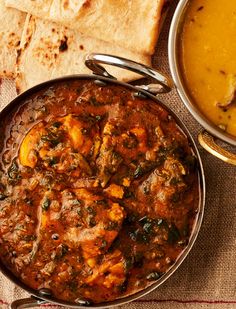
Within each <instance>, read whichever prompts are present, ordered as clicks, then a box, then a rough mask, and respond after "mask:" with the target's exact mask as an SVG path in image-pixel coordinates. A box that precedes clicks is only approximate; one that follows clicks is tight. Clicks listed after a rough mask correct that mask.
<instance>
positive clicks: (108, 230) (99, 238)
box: [64, 189, 125, 259]
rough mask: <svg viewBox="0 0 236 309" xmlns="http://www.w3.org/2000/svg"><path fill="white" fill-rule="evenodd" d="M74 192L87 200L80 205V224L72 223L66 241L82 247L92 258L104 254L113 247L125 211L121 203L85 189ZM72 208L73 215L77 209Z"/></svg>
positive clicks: (70, 212)
mask: <svg viewBox="0 0 236 309" xmlns="http://www.w3.org/2000/svg"><path fill="white" fill-rule="evenodd" d="M74 193H75V194H76V198H77V199H78V200H80V201H83V203H82V205H80V206H79V208H80V214H79V216H78V219H77V225H76V223H75V222H74V226H71V224H70V223H69V222H68V225H70V227H69V228H68V229H67V230H66V232H65V235H64V240H65V241H67V242H69V243H70V244H71V246H73V247H79V246H80V247H81V248H82V252H83V256H84V258H85V259H89V258H92V257H95V256H98V255H100V254H102V253H103V252H104V251H106V250H107V249H108V248H109V247H110V246H111V244H112V242H113V241H114V239H115V238H116V236H117V235H118V232H119V230H120V228H121V225H122V222H123V220H124V217H125V211H124V209H123V208H122V207H121V206H120V205H119V204H118V203H114V202H112V201H110V200H104V199H102V198H101V197H100V196H98V195H93V194H92V193H90V192H88V191H87V190H85V189H77V190H74ZM64 203H65V202H64ZM69 208H70V209H69V211H68V215H69V216H71V214H72V213H73V212H72V210H71V207H69ZM64 215H65V213H64ZM91 216H92V225H91V221H90V220H91ZM66 220H67V219H66ZM78 223H80V224H78Z"/></svg>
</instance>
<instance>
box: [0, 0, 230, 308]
mask: <svg viewBox="0 0 236 309" xmlns="http://www.w3.org/2000/svg"><path fill="white" fill-rule="evenodd" d="M228 1H229V0H228ZM173 11H174V5H173V6H172V8H171V10H170V12H169V15H168V18H167V20H166V23H165V26H164V28H163V31H162V34H161V36H160V39H159V42H158V45H157V49H156V54H155V56H154V59H153V66H154V67H155V68H158V69H160V70H161V71H163V72H165V73H167V74H170V72H169V68H168V61H167V36H168V31H169V24H170V20H171V16H172V14H173ZM15 95H16V93H15V89H14V84H13V83H12V82H9V81H3V82H2V85H1V93H0V108H2V107H3V106H4V105H5V104H6V103H8V102H9V101H10V100H11V99H12V98H13V97H14V96H15ZM162 100H164V101H165V102H167V103H168V105H169V106H171V108H172V109H173V110H174V111H175V112H176V113H177V114H178V115H179V117H180V118H181V119H182V120H183V121H184V123H185V124H186V125H187V127H188V129H189V130H190V132H191V133H192V134H193V137H194V138H195V139H196V137H197V134H198V132H200V130H201V127H200V126H199V124H198V123H197V122H196V121H195V120H194V119H193V118H192V117H191V115H190V114H189V113H188V111H187V110H186V108H185V107H184V105H183V104H182V103H181V101H180V99H179V97H178V95H177V93H176V92H175V91H172V92H171V93H170V94H168V95H165V96H162ZM229 149H230V147H229ZM231 149H233V148H231ZM199 150H200V154H201V157H202V160H203V165H204V169H205V175H206V183H207V196H206V206H205V215H204V221H203V224H202V228H201V231H200V233H199V236H198V239H197V241H196V243H195V245H194V247H193V249H192V251H191V252H190V254H189V255H188V257H187V258H186V260H185V261H184V263H183V264H182V265H181V267H180V268H179V269H178V270H177V271H176V272H175V274H174V275H173V276H172V277H171V278H170V279H168V280H167V281H166V282H165V283H164V284H163V285H162V286H161V287H159V288H158V289H157V290H156V291H154V292H152V293H151V294H149V295H148V296H145V297H144V298H142V299H140V300H138V301H135V302H133V303H131V304H128V305H125V306H121V307H120V308H122V309H125V308H126V309H134V308H137V309H139V308H140V309H141V308H150V309H151V308H157V309H159V308H161V309H172V308H175V309H180V308H181V309H182V308H189V309H192V308H194V309H198V308H211V309H212V308H219V309H233V308H236V167H233V166H230V165H227V164H225V163H222V162H221V161H219V160H218V159H216V158H214V157H213V156H211V155H210V154H208V153H207V152H205V151H204V150H203V149H201V147H200V146H199ZM234 151H235V149H234ZM27 296H28V295H27V293H25V292H24V291H23V290H21V289H20V288H18V287H16V286H15V285H14V284H12V283H11V282H10V281H9V280H8V279H6V278H4V276H3V275H0V308H2V309H6V308H7V307H8V304H9V303H11V302H12V301H13V300H15V299H19V298H22V297H27ZM44 307H45V306H44ZM50 307H53V308H57V306H52V305H51V306H50Z"/></svg>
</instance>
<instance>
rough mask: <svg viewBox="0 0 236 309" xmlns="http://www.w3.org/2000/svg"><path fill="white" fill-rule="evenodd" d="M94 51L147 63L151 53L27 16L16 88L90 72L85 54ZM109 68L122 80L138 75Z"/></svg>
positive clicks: (18, 61)
mask: <svg viewBox="0 0 236 309" xmlns="http://www.w3.org/2000/svg"><path fill="white" fill-rule="evenodd" d="M91 52H97V53H105V54H113V55H117V56H121V57H125V58H129V59H132V60H134V61H137V62H141V63H144V64H146V65H150V64H151V57H150V56H144V55H141V54H138V53H133V52H131V51H129V50H126V49H123V48H121V47H117V46H115V45H114V44H111V43H107V42H104V41H101V40H97V39H94V38H89V37H87V36H85V35H82V34H80V33H79V32H78V31H75V30H71V29H68V28H66V27H64V26H61V25H58V24H56V23H52V22H49V21H47V20H43V19H38V18H36V17H33V16H31V15H28V16H27V18H26V23H25V27H24V31H23V34H22V40H21V45H20V51H19V55H18V59H17V71H18V74H17V80H16V83H17V88H18V91H19V92H22V91H24V90H26V89H28V88H30V87H32V86H34V85H35V84H38V83H41V82H43V81H46V80H49V79H52V78H56V77H60V76H64V75H71V74H87V73H89V74H90V73H91V71H90V70H89V69H88V68H87V67H86V66H85V65H84V57H85V55H86V54H88V53H91ZM107 69H108V72H109V73H111V74H112V75H114V76H115V77H117V78H118V79H119V80H124V81H128V80H133V79H136V78H137V77H139V75H137V74H135V73H132V72H130V71H126V70H122V69H119V68H115V67H112V66H109V67H108V68H107Z"/></svg>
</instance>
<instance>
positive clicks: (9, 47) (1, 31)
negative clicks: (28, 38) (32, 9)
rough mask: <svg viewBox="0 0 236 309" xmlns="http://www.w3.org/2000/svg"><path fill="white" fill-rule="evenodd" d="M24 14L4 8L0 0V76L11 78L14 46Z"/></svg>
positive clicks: (18, 41)
mask: <svg viewBox="0 0 236 309" xmlns="http://www.w3.org/2000/svg"><path fill="white" fill-rule="evenodd" d="M25 17H26V14H25V13H22V12H20V11H18V10H15V9H12V8H6V7H5V3H4V0H0V77H2V78H4V77H7V78H13V77H14V75H15V65H16V47H17V46H18V45H19V43H20V37H21V33H22V29H23V25H24V22H25Z"/></svg>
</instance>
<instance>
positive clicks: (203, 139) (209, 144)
mask: <svg viewBox="0 0 236 309" xmlns="http://www.w3.org/2000/svg"><path fill="white" fill-rule="evenodd" d="M198 141H199V143H200V145H201V146H202V147H203V148H204V149H205V150H206V151H208V152H209V153H211V154H212V155H213V156H215V157H217V158H218V159H220V160H222V161H224V162H226V163H229V164H232V165H236V154H233V153H231V152H229V151H227V150H225V149H224V148H222V147H221V146H219V145H218V144H217V143H216V141H215V139H214V138H213V137H212V136H211V135H210V134H209V133H208V132H206V131H203V132H201V133H200V134H199V135H198Z"/></svg>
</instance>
